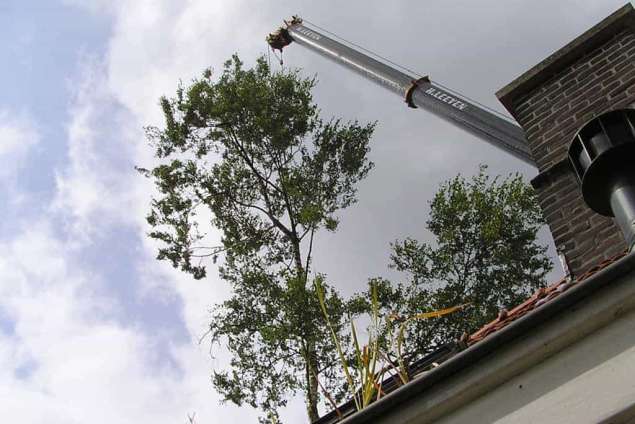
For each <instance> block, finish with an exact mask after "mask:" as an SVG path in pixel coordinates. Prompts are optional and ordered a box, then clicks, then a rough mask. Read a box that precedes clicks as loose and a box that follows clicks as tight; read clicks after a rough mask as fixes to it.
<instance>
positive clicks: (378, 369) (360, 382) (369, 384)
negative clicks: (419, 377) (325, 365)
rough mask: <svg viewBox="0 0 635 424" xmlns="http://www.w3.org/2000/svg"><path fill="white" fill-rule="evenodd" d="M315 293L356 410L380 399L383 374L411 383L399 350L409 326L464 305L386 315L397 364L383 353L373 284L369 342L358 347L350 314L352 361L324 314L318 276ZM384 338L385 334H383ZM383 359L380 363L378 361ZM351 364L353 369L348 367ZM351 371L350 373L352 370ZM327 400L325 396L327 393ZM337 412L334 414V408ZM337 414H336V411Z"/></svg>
mask: <svg viewBox="0 0 635 424" xmlns="http://www.w3.org/2000/svg"><path fill="white" fill-rule="evenodd" d="M314 285H315V291H316V294H317V297H318V300H319V303H320V308H321V309H322V314H323V315H324V319H325V320H326V324H327V327H328V328H329V331H330V333H331V337H332V339H333V343H334V345H335V346H336V349H337V354H338V357H339V359H340V363H341V365H342V369H343V371H344V375H345V377H346V381H347V384H348V387H349V390H350V392H351V397H352V399H353V401H354V403H355V407H356V409H357V410H358V411H359V410H361V409H363V408H365V407H367V406H368V405H369V404H370V403H372V402H373V401H375V400H377V399H379V397H380V396H381V395H382V388H381V386H382V381H383V379H384V375H385V374H386V373H387V372H389V371H391V370H395V369H396V370H397V375H398V376H399V378H400V380H401V382H402V383H403V384H405V383H407V382H408V381H409V380H410V374H409V372H408V365H407V363H406V361H405V359H404V354H403V351H402V347H403V343H404V340H405V335H406V327H407V325H408V324H409V323H411V322H413V321H415V320H422V319H428V318H436V317H442V316H444V315H448V314H451V313H453V312H455V311H458V310H460V309H462V308H464V307H465V306H467V305H459V306H454V307H451V308H445V309H442V310H438V311H432V312H423V313H419V314H415V315H413V316H410V317H406V318H400V317H397V316H389V317H387V318H386V326H385V328H386V329H387V332H388V338H389V339H390V340H391V345H392V346H393V347H394V350H395V351H396V352H395V353H396V356H397V363H396V364H395V361H393V360H391V359H390V352H385V351H384V350H383V348H384V347H383V346H382V343H381V338H382V337H381V334H380V333H381V330H380V329H381V328H382V327H381V322H380V317H379V302H378V299H377V298H378V296H377V288H376V287H375V286H374V285H372V286H371V291H370V298H371V299H370V315H371V322H370V325H369V338H368V343H367V344H365V345H363V347H362V345H361V344H360V342H359V338H358V336H357V329H356V328H355V324H354V322H353V319H352V317H351V316H350V315H349V322H350V327H351V328H350V331H351V336H352V337H351V340H352V350H353V360H352V361H350V360H349V359H348V358H347V357H346V353H345V350H344V348H343V346H342V340H341V338H340V336H339V334H338V331H336V329H335V327H334V326H333V324H332V322H331V319H330V318H329V313H328V311H327V305H326V298H325V294H324V286H323V281H322V278H321V277H319V276H318V277H317V278H316V279H315V280H314ZM394 322H398V323H399V324H400V325H399V329H398V331H397V335H396V338H395V328H394V327H393V323H394ZM384 336H385V335H384ZM382 358H383V361H382V360H381V359H382ZM351 362H352V366H351ZM351 368H352V369H353V370H351ZM326 396H327V397H328V394H326ZM335 408H336V411H337V407H335ZM337 412H338V414H339V411H337Z"/></svg>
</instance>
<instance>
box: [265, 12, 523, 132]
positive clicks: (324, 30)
mask: <svg viewBox="0 0 635 424" xmlns="http://www.w3.org/2000/svg"><path fill="white" fill-rule="evenodd" d="M302 21H303V22H305V23H307V24H309V25H311V26H314V27H315V28H317V29H319V30H320V31H323V32H325V33H327V34H329V35H331V36H333V37H335V38H337V39H338V40H340V41H342V42H343V43H344V44H348V45H349V46H353V47H355V48H357V49H359V50H362V51H364V52H366V53H368V54H369V55H371V56H374V57H375V58H376V59H379V60H380V61H382V62H384V63H389V64H391V65H393V66H395V67H397V68H398V69H401V70H402V71H405V72H408V73H410V74H411V75H414V76H417V77H419V78H422V77H424V75H422V74H420V73H419V72H416V71H413V70H412V69H409V68H406V67H405V66H403V65H400V64H398V63H396V62H393V61H392V60H390V59H388V58H385V57H383V56H381V55H380V54H379V53H375V52H374V51H372V50H369V49H367V48H365V47H363V46H360V45H359V44H356V43H353V42H352V41H349V40H347V39H345V38H343V37H340V36H339V35H337V34H335V33H333V32H331V31H329V30H327V29H326V28H323V27H321V26H319V25H317V24H315V23H313V22H311V21H309V20H307V19H304V18H302ZM274 54H275V52H274ZM434 84H435V85H437V86H439V87H440V88H442V89H444V90H445V91H447V92H449V93H451V94H453V95H454V96H457V97H459V98H462V99H465V100H468V101H470V102H472V103H473V104H475V105H477V106H479V107H481V108H482V109H485V110H487V111H488V112H490V113H492V114H494V115H496V116H498V117H499V118H502V119H504V120H505V121H507V122H510V123H512V124H515V125H517V123H516V121H515V120H514V119H513V118H511V117H509V116H508V115H505V114H503V113H501V112H499V111H497V110H495V109H492V108H491V107H489V106H486V105H484V104H482V103H481V102H479V101H477V100H474V99H471V98H469V97H467V96H466V95H464V94H462V93H458V92H456V91H454V90H452V89H451V88H449V87H446V86H444V85H443V84H440V83H438V82H436V81H435V82H434Z"/></svg>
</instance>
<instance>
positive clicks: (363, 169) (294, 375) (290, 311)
mask: <svg viewBox="0 0 635 424" xmlns="http://www.w3.org/2000/svg"><path fill="white" fill-rule="evenodd" d="M314 85H315V80H314V79H307V78H304V77H302V76H301V75H300V74H299V72H298V71H296V70H281V71H277V72H273V71H272V70H271V69H270V68H269V66H268V65H267V62H266V61H265V60H264V58H260V59H259V60H258V61H257V63H256V65H255V67H253V68H252V69H245V67H244V66H243V64H242V62H241V61H240V60H239V58H238V57H237V56H233V57H232V59H231V60H229V61H228V62H226V64H225V68H224V71H223V72H222V75H221V76H220V78H219V79H218V80H217V81H214V80H213V79H212V73H211V71H206V72H205V73H204V75H203V77H202V78H200V79H197V80H195V81H193V82H192V84H190V85H189V86H187V87H180V88H179V89H178V90H177V93H176V97H175V98H172V99H167V98H162V99H161V106H162V108H163V113H164V115H165V128H164V129H159V128H155V127H151V128H148V131H147V135H148V139H149V141H150V143H151V145H152V146H153V147H154V148H155V149H156V156H157V157H158V158H159V159H161V164H160V165H158V166H157V167H155V168H153V169H152V170H147V169H141V172H143V173H145V175H147V176H148V177H150V178H152V179H153V180H154V181H155V183H156V186H157V188H158V191H159V193H160V196H159V197H157V198H156V199H154V200H153V202H152V208H151V211H150V213H149V215H148V218H147V220H148V223H149V224H150V225H151V227H152V229H153V230H152V232H151V233H150V237H152V238H155V239H158V240H160V241H162V242H163V247H161V249H160V250H159V254H158V259H163V260H168V261H170V262H171V263H172V265H173V266H174V267H178V268H180V269H181V270H183V271H185V272H187V273H191V274H192V275H193V276H194V278H197V279H200V278H203V277H205V275H206V265H207V262H205V259H206V258H211V259H213V260H214V261H216V258H218V257H219V255H222V256H223V257H224V261H223V263H222V265H221V266H220V267H219V270H220V276H221V277H222V278H223V279H224V280H226V281H227V282H229V283H230V284H231V287H232V288H233V295H232V297H231V298H230V299H229V300H227V301H226V302H223V303H222V304H220V305H217V306H216V308H215V309H214V311H213V315H212V321H211V324H210V333H211V337H212V339H213V340H214V341H215V342H219V343H222V344H224V345H225V346H226V347H227V348H228V349H229V351H230V353H231V355H232V359H231V363H230V366H229V369H228V370H227V369H226V370H217V371H215V372H214V375H213V384H214V386H215V388H216V389H217V390H218V391H219V392H220V393H221V394H222V395H223V396H224V399H225V400H227V401H231V402H233V403H235V404H238V405H241V404H243V403H247V404H249V405H252V406H254V407H257V408H260V409H262V410H263V411H264V412H265V417H264V418H263V421H267V420H270V421H275V420H277V410H278V408H279V407H280V406H283V405H285V404H286V402H287V399H288V397H289V396H290V395H291V394H293V393H296V392H297V391H302V392H303V393H304V397H305V399H306V404H307V412H308V416H309V419H310V420H311V421H314V420H316V419H318V404H319V401H320V397H321V394H320V391H319V387H318V385H319V381H318V379H317V377H318V375H320V380H322V381H324V382H325V385H326V386H327V387H325V389H326V390H328V391H330V392H332V393H335V394H334V396H336V397H338V395H337V393H343V392H340V391H338V390H336V389H337V388H340V389H341V384H340V382H339V381H338V380H336V379H335V375H333V373H334V371H333V367H330V365H331V364H332V363H334V362H335V361H336V360H337V359H336V357H335V355H336V353H335V349H334V346H333V345H332V341H331V339H330V337H329V333H328V329H327V328H326V327H325V324H324V321H323V319H322V317H321V311H320V309H319V308H320V306H319V304H318V300H317V296H316V294H315V291H314V288H313V285H312V284H311V283H310V282H309V281H308V280H309V276H310V274H313V273H314V271H313V270H312V269H311V258H312V252H313V248H314V246H313V240H314V234H315V233H316V231H319V230H321V229H325V230H328V231H335V230H336V228H337V225H338V220H337V216H336V214H337V212H338V211H339V210H341V209H344V208H346V207H348V206H350V205H352V204H353V203H354V202H355V201H356V184H357V183H358V182H359V181H360V180H361V179H363V178H364V177H365V176H366V175H367V173H368V172H369V170H370V169H371V168H372V163H371V162H369V160H368V152H369V147H368V144H369V140H370V138H371V135H372V133H373V129H374V124H359V123H358V122H356V121H355V122H349V123H343V122H341V121H340V120H339V119H332V120H329V121H323V120H322V119H321V118H320V116H319V112H318V109H317V106H316V105H315V104H314V102H313V99H312V95H311V90H312V88H313V87H314ZM201 220H207V221H208V222H209V223H211V225H212V226H214V227H216V228H218V229H220V230H221V231H222V239H221V243H220V244H219V245H209V243H208V241H207V240H206V236H205V234H204V233H203V232H202V231H201V230H200V228H201V227H199V225H200V224H201ZM327 295H328V297H329V300H328V304H329V308H331V310H330V311H329V313H330V314H331V317H332V318H333V321H334V322H335V325H336V326H341V325H342V323H343V317H344V306H343V302H342V300H341V299H340V298H339V296H338V295H337V293H336V292H335V291H333V290H332V289H330V290H328V292H327Z"/></svg>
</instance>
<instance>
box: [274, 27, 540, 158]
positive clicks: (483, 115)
mask: <svg viewBox="0 0 635 424" xmlns="http://www.w3.org/2000/svg"><path fill="white" fill-rule="evenodd" d="M293 41H295V42H296V43H298V44H301V45H303V46H305V47H307V48H308V49H309V50H312V51H314V52H316V53H318V54H320V55H322V56H325V57H327V58H328V59H331V60H333V61H335V62H338V63H340V64H342V65H344V66H346V67H347V68H349V69H351V70H353V71H355V72H357V73H359V74H361V75H363V76H365V77H366V78H368V79H370V80H372V81H374V82H376V83H378V84H379V85H381V86H383V87H385V88H387V89H389V90H391V91H393V92H394V93H396V94H398V95H400V96H403V97H404V99H405V101H406V103H407V104H408V106H410V107H412V108H417V107H420V108H422V109H425V110H427V111H430V112H432V113H434V114H435V115H437V116H439V117H441V118H443V119H445V120H447V121H449V122H451V123H453V124H454V125H456V126H458V127H460V128H463V129H464V130H466V131H468V132H469V133H471V134H473V135H475V136H477V137H478V138H480V139H481V140H484V141H487V142H488V143H491V144H493V145H494V146H496V147H498V148H500V149H503V150H505V151H507V152H508V153H511V154H512V155H514V156H515V157H517V158H519V159H521V160H523V161H524V162H526V163H528V164H530V165H532V166H535V163H534V161H533V160H532V158H531V155H530V153H529V150H528V148H527V142H526V141H525V134H524V132H523V130H522V129H521V128H520V127H519V126H518V125H516V124H515V123H513V122H510V121H509V120H507V119H505V118H503V117H501V116H499V115H496V114H495V113H493V112H491V111H489V110H487V109H485V108H484V107H482V106H479V105H477V104H475V103H474V102H472V101H470V100H468V99H466V98H465V97H463V96H461V95H460V94H457V93H455V92H453V91H450V90H448V89H447V88H445V87H443V86H441V85H439V84H436V83H434V82H433V81H431V80H430V79H429V78H428V77H423V78H416V77H413V76H412V75H408V74H406V73H404V72H402V71H400V70H398V69H395V68H393V67H391V66H389V65H387V64H385V63H383V62H380V61H379V60H377V59H375V58H373V57H370V56H368V55H366V54H364V53H362V52H360V51H358V50H355V49H353V48H351V47H349V46H347V45H345V44H342V43H340V42H338V41H336V40H334V39H332V38H329V37H327V36H325V35H324V34H321V33H320V32H318V31H317V30H315V29H311V28H308V27H306V26H305V25H304V24H303V22H302V19H300V18H298V17H295V16H294V17H293V19H292V20H291V21H285V26H284V27H282V28H280V29H278V30H277V31H276V32H274V33H272V34H270V35H269V36H268V37H267V42H268V43H269V45H270V46H271V47H272V48H273V49H276V50H280V51H282V49H283V48H284V47H286V46H288V45H289V44H291V43H292V42H293Z"/></svg>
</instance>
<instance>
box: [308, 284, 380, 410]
mask: <svg viewBox="0 0 635 424" xmlns="http://www.w3.org/2000/svg"><path fill="white" fill-rule="evenodd" d="M314 284H315V291H316V293H317V296H318V300H319V302H320V307H321V309H322V313H323V315H324V319H325V320H326V324H327V326H328V328H329V330H330V333H331V337H332V339H333V343H334V344H335V346H336V349H337V353H338V356H339V359H340V362H341V364H342V369H343V371H344V375H345V377H346V382H347V384H348V387H349V390H350V391H351V395H352V399H353V401H354V402H355V407H356V408H357V410H358V411H359V410H361V409H363V408H365V407H366V406H368V405H369V404H370V403H371V402H372V401H373V400H376V399H379V396H380V395H381V382H382V379H383V376H384V373H385V372H386V368H385V367H382V368H380V369H379V370H378V365H379V357H380V355H381V351H380V344H379V338H378V334H377V332H378V329H379V306H378V302H377V292H376V290H372V295H371V298H372V299H371V304H372V308H371V309H372V313H371V325H370V328H371V331H370V334H369V338H368V343H367V344H366V345H364V346H363V347H362V346H361V345H360V343H359V338H358V336H357V330H356V328H355V323H354V322H353V319H352V317H351V316H350V315H349V322H350V326H351V335H352V344H353V353H354V358H353V368H354V372H351V367H350V366H349V360H348V359H347V358H346V355H345V353H344V349H343V348H342V342H341V339H340V337H339V336H338V332H337V331H336V330H335V328H334V327H333V324H332V323H331V320H330V318H329V314H328V311H327V308H326V300H325V296H324V287H323V282H322V278H321V277H319V276H318V277H316V278H315V280H314ZM357 387H359V389H357Z"/></svg>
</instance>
